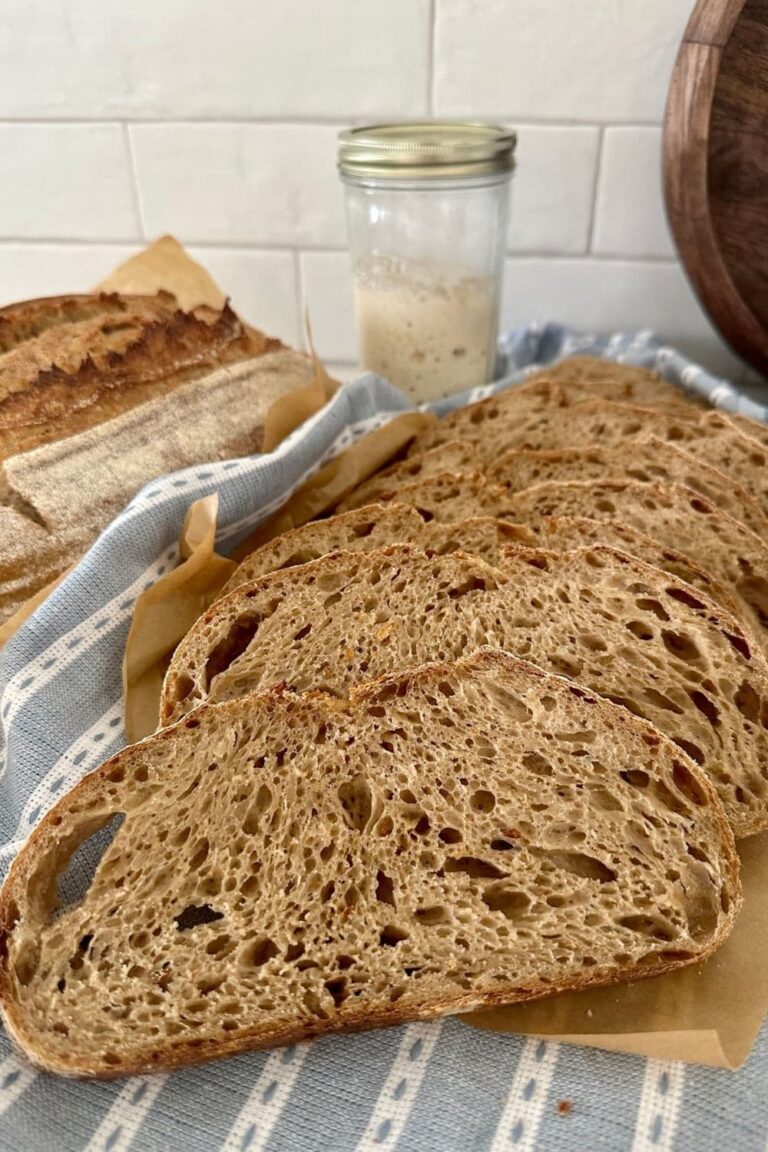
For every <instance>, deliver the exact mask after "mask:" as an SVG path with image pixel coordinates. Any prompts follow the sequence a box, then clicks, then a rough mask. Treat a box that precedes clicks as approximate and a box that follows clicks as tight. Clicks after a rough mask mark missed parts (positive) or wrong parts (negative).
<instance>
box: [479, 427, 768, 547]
mask: <svg viewBox="0 0 768 1152" xmlns="http://www.w3.org/2000/svg"><path fill="white" fill-rule="evenodd" d="M488 476H489V477H490V479H491V480H495V481H497V482H498V483H501V484H506V485H507V486H508V487H509V488H510V489H511V490H512V491H518V490H520V489H521V488H530V487H531V486H532V485H533V484H541V483H544V482H546V481H549V480H558V481H559V480H639V481H642V482H643V483H646V484H648V483H666V484H685V485H687V486H688V487H689V488H692V489H693V490H694V492H701V494H702V495H703V496H706V497H707V499H708V500H711V501H712V503H713V504H716V505H717V507H718V508H720V509H721V510H722V511H723V512H727V513H728V515H729V516H733V517H734V519H736V520H741V522H742V524H746V526H747V527H748V528H751V529H752V531H753V532H756V533H757V535H758V536H760V537H762V538H763V539H768V517H766V515H765V512H764V511H763V510H762V508H761V507H760V505H759V504H758V503H757V501H756V500H754V499H753V498H752V497H751V496H750V495H749V493H748V492H747V491H746V490H745V489H744V488H742V487H741V485H740V484H737V483H736V482H735V480H732V479H731V478H730V477H729V476H726V475H725V473H723V472H720V471H718V469H717V468H712V467H710V465H708V464H705V463H704V462H703V461H701V460H697V459H696V458H695V457H694V456H691V455H690V453H688V452H684V451H683V450H682V449H681V448H678V447H677V446H676V445H674V444H671V443H669V442H667V441H664V440H659V439H657V438H656V437H649V439H648V440H637V441H633V442H632V444H631V446H629V447H628V446H627V445H619V444H611V445H596V446H595V447H592V448H561V449H558V450H556V451H551V452H536V451H530V450H526V449H521V450H519V451H512V452H508V453H507V454H506V455H505V456H502V458H501V459H500V460H499V461H497V463H496V464H492V465H490V466H489V468H488Z"/></svg>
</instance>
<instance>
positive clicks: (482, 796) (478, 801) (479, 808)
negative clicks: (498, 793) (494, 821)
mask: <svg viewBox="0 0 768 1152" xmlns="http://www.w3.org/2000/svg"><path fill="white" fill-rule="evenodd" d="M469 806H470V808H471V809H472V811H473V812H493V810H494V808H495V807H496V797H495V796H494V794H493V792H489V791H488V789H487V788H478V789H477V791H476V792H473V793H472V795H471V796H470V798H469Z"/></svg>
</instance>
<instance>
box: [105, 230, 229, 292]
mask: <svg viewBox="0 0 768 1152" xmlns="http://www.w3.org/2000/svg"><path fill="white" fill-rule="evenodd" d="M96 290H97V291H102V292H124V293H134V292H135V293H137V294H138V295H140V296H141V295H147V296H154V294H155V292H160V291H165V292H172V293H173V295H174V296H175V297H176V299H177V300H178V302H179V304H180V306H181V307H182V308H183V309H184V310H185V311H189V309H190V308H197V307H199V305H201V304H207V305H208V307H209V308H223V306H224V302H225V300H226V296H225V295H224V293H223V292H222V290H221V288H219V286H218V284H217V283H216V281H215V280H214V279H213V277H212V276H211V275H210V274H209V273H208V272H206V270H205V268H203V266H202V264H198V263H197V261H196V260H193V259H192V257H191V256H190V255H189V253H188V252H185V251H184V249H183V248H182V246H181V244H179V242H178V240H174V238H173V236H162V237H161V238H160V239H159V240H155V242H154V243H153V244H150V245H149V247H148V248H144V249H143V251H141V252H138V253H137V254H136V255H135V256H131V257H130V259H128V260H126V261H125V262H124V263H123V264H120V265H118V267H117V268H115V270H114V272H112V273H110V275H109V276H107V278H106V280H102V282H101V283H100V284H98V285H97V289H96Z"/></svg>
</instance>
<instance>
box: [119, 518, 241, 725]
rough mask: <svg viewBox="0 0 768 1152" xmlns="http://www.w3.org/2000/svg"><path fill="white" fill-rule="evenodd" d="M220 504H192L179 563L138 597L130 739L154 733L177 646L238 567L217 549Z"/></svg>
mask: <svg viewBox="0 0 768 1152" xmlns="http://www.w3.org/2000/svg"><path fill="white" fill-rule="evenodd" d="M218 507H219V497H218V495H213V496H206V497H204V499H202V500H196V501H195V503H194V504H192V505H191V506H190V508H189V510H188V512H187V515H186V517H185V519H184V526H183V528H182V530H181V536H180V537H179V554H180V556H181V563H180V564H179V565H178V567H176V568H174V569H173V570H172V571H170V572H167V573H166V574H165V575H164V576H161V577H160V579H159V580H158V581H157V583H156V584H153V585H152V587H151V588H148V589H147V590H146V591H145V592H142V594H141V596H139V598H138V600H137V601H136V605H135V608H134V610H133V620H132V621H131V628H130V631H129V633H128V639H127V641H126V645H125V654H124V656H123V689H124V698H125V730H126V732H127V734H128V738H129V740H131V741H135V740H141V739H142V738H143V737H144V736H148V735H149V734H150V733H151V732H154V730H155V728H156V727H157V714H158V701H159V699H160V689H161V687H162V683H163V676H164V675H165V672H166V669H167V668H168V664H169V662H170V658H171V655H172V653H173V650H174V649H175V647H176V645H177V644H178V643H179V641H180V640H181V639H182V637H183V636H186V634H187V632H188V631H189V630H190V628H191V627H192V625H193V624H194V623H195V621H196V620H197V619H198V617H199V616H201V615H202V613H203V612H205V610H206V608H207V607H208V605H209V604H212V603H213V601H214V600H215V599H216V596H217V595H218V593H219V591H220V590H221V589H222V588H223V586H224V585H225V584H226V582H227V580H229V578H230V576H231V575H232V573H233V572H234V570H235V568H236V566H237V565H236V564H235V563H234V562H233V561H232V560H227V559H225V558H224V557H223V556H219V555H217V553H216V551H215V549H214V544H215V540H216V514H217V512H218Z"/></svg>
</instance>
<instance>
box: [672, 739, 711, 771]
mask: <svg viewBox="0 0 768 1152" xmlns="http://www.w3.org/2000/svg"><path fill="white" fill-rule="evenodd" d="M672 739H673V740H674V742H675V744H677V746H678V748H682V750H683V752H687V753H688V755H689V756H690V758H691V760H693V762H694V764H699V765H702V764H704V762H705V760H706V757H705V755H704V753H703V752H702V750H701V748H699V746H698V744H694V743H693V741H692V740H684V739H683V738H682V736H673V737H672Z"/></svg>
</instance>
